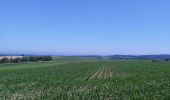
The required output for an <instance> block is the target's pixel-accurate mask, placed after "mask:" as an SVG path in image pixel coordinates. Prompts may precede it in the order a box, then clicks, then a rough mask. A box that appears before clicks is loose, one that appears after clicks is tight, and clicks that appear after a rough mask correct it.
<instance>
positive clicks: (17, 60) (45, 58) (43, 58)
mask: <svg viewBox="0 0 170 100" xmlns="http://www.w3.org/2000/svg"><path fill="white" fill-rule="evenodd" d="M51 60H52V57H51V56H24V57H17V58H12V57H11V58H10V59H9V58H5V57H4V58H2V59H0V63H21V62H37V61H51Z"/></svg>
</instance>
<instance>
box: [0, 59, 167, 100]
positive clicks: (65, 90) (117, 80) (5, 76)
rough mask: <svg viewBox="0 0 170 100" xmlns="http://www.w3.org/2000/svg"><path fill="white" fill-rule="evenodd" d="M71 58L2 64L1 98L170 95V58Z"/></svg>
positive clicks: (99, 97) (152, 97) (125, 97)
mask: <svg viewBox="0 0 170 100" xmlns="http://www.w3.org/2000/svg"><path fill="white" fill-rule="evenodd" d="M71 59H73V58H70V59H67V60H66V61H65V62H64V60H65V59H61V58H60V60H59V61H60V62H59V61H57V58H56V59H55V60H54V61H51V62H35V63H21V64H1V65H0V98H1V100H3V99H48V100H49V99H56V100H57V99H73V100H82V99H101V100H103V99H141V100H143V99H170V94H169V93H170V62H152V61H149V60H115V61H102V60H98V61H97V60H92V59H88V60H82V59H81V60H79V59H73V60H71Z"/></svg>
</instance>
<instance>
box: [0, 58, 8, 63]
mask: <svg viewBox="0 0 170 100" xmlns="http://www.w3.org/2000/svg"><path fill="white" fill-rule="evenodd" d="M9 62H10V60H9V59H8V58H2V59H0V63H9Z"/></svg>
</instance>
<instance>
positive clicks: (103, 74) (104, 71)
mask: <svg viewBox="0 0 170 100" xmlns="http://www.w3.org/2000/svg"><path fill="white" fill-rule="evenodd" d="M109 77H112V71H111V69H110V67H103V68H100V69H99V70H98V71H96V72H95V73H94V74H93V75H92V76H91V77H90V79H94V78H109Z"/></svg>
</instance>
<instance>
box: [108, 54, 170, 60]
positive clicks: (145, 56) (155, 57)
mask: <svg viewBox="0 0 170 100" xmlns="http://www.w3.org/2000/svg"><path fill="white" fill-rule="evenodd" d="M107 57H108V58H109V59H160V60H161V59H170V55H168V54H167V55H137V56H136V55H111V56H107Z"/></svg>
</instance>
